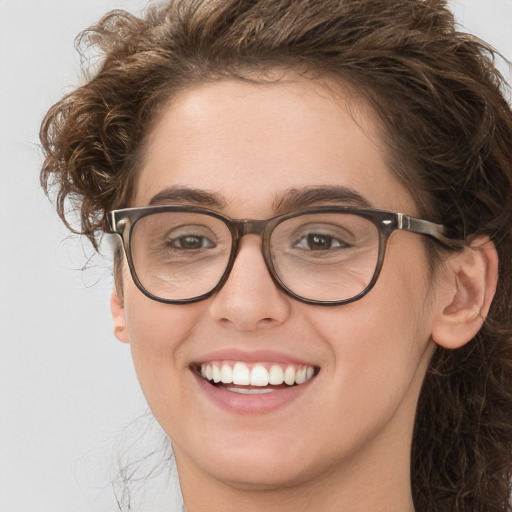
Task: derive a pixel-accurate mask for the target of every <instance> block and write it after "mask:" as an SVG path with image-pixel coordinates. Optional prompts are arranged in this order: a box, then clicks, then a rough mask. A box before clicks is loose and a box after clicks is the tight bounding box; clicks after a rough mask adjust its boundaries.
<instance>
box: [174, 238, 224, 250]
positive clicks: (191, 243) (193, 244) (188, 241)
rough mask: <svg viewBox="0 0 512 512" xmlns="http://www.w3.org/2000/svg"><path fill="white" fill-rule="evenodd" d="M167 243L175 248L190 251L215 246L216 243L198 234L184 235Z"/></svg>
mask: <svg viewBox="0 0 512 512" xmlns="http://www.w3.org/2000/svg"><path fill="white" fill-rule="evenodd" d="M167 244H168V245H169V246H171V247H173V248H175V249H183V250H189V251H193V250H198V249H211V248H212V247H215V244H214V243H213V242H212V241H211V240H210V239H208V238H206V237H204V236H198V235H182V236H179V237H177V238H173V239H171V240H169V241H168V242H167Z"/></svg>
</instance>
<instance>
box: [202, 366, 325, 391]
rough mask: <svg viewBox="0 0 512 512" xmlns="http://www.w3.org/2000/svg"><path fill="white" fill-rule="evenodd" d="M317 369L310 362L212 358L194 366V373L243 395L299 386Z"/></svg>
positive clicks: (315, 373) (314, 373)
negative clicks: (247, 362) (284, 362)
mask: <svg viewBox="0 0 512 512" xmlns="http://www.w3.org/2000/svg"><path fill="white" fill-rule="evenodd" d="M318 372H319V368H318V367H315V366H310V365H294V364H287V365H282V364H276V363H255V364H246V363H244V362H241V361H237V362H235V361H211V362H208V363H203V364H201V365H198V366H197V367H196V373H197V374H198V375H199V376H200V377H201V378H202V379H203V380H205V381H207V382H208V383H209V384H211V385H213V386H215V387H217V388H220V389H225V390H226V391H231V392H233V393H242V394H251V395H253V394H264V393H272V392H274V391H279V390H282V389H288V388H290V387H293V386H300V385H302V384H304V383H306V382H308V381H310V380H311V379H312V378H313V377H315V376H316V375H317V374H318Z"/></svg>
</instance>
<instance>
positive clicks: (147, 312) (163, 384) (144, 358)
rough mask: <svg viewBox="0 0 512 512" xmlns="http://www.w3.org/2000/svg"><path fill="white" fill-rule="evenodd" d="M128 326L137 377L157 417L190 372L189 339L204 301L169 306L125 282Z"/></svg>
mask: <svg viewBox="0 0 512 512" xmlns="http://www.w3.org/2000/svg"><path fill="white" fill-rule="evenodd" d="M124 283H125V289H124V305H125V316H126V328H127V332H128V338H129V343H130V349H131V352H132V357H133V362H134V366H135V370H136V372H137V376H138V379H139V382H140V385H141V387H142V391H143V392H144V394H145V396H146V399H147V401H148V403H149V405H150V407H151V409H152V410H153V413H155V415H156V416H158V412H159V411H158V408H159V404H168V405H171V406H172V403H173V402H175V400H176V398H177V397H176V396H173V393H172V390H174V389H178V388H177V384H178V382H179V380H180V379H181V377H182V375H183V372H185V371H188V366H187V364H186V361H187V360H188V359H187V351H188V347H187V341H188V340H189V339H190V338H191V337H192V335H193V331H194V329H195V326H196V325H197V324H198V322H199V319H200V318H201V317H202V316H203V315H204V312H203V309H204V306H203V304H202V303H197V304H189V305H180V306H176V305H170V304H163V303H159V302H156V301H153V300H151V299H149V298H147V297H145V296H144V295H143V294H142V293H141V292H140V291H139V290H138V289H136V288H135V286H134V285H133V283H131V282H127V281H126V280H125V281H124Z"/></svg>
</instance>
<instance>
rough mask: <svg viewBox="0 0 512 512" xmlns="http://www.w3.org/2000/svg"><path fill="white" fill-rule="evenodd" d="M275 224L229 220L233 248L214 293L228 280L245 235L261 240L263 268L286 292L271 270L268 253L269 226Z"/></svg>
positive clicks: (285, 289) (266, 221)
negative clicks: (255, 236) (265, 268)
mask: <svg viewBox="0 0 512 512" xmlns="http://www.w3.org/2000/svg"><path fill="white" fill-rule="evenodd" d="M274 224H275V223H274V222H273V219H267V220H254V219H241V220H234V219H232V220H231V230H232V231H231V233H232V236H233V247H232V253H231V257H230V261H229V263H228V265H227V267H226V270H225V271H224V275H223V276H222V278H221V280H220V281H219V283H218V284H217V286H216V287H215V289H214V290H212V293H213V292H214V291H218V290H220V289H221V288H222V287H223V286H224V284H225V283H226V281H227V280H228V279H229V276H230V275H231V270H232V269H233V266H234V264H235V261H236V259H237V257H238V253H239V251H240V241H241V240H242V238H243V237H244V236H246V235H257V236H259V237H260V238H261V253H262V256H263V260H264V262H265V266H266V267H267V270H268V273H269V274H270V277H271V279H272V280H273V281H274V282H275V283H276V284H277V286H278V287H280V288H282V289H284V291H285V292H288V289H287V288H286V287H285V286H284V285H283V283H281V281H280V280H279V278H278V277H277V276H276V273H275V270H274V268H273V264H272V261H271V257H270V251H269V248H268V243H269V240H268V239H269V236H270V231H271V229H269V228H270V226H273V225H274Z"/></svg>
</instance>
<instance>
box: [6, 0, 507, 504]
mask: <svg viewBox="0 0 512 512" xmlns="http://www.w3.org/2000/svg"><path fill="white" fill-rule="evenodd" d="M144 5H145V2H144V1H142V0H138V1H137V0H71V1H70V0H47V1H38V0H0V172H1V185H0V187H1V188H0V219H1V221H2V227H1V229H0V512H82V511H83V512H86V511H87V512H96V511H97V512H102V511H115V510H117V507H116V504H115V499H114V497H113V494H112V491H111V487H110V480H111V478H112V477H113V475H115V472H116V470H115V464H114V465H113V464H112V460H113V459H115V458H116V453H117V454H118V453H124V448H123V446H124V445H123V444H122V443H121V444H119V443H120V442H121V441H122V440H126V439H128V441H127V442H128V443H129V442H130V440H131V439H133V437H131V436H133V435H134V432H136V431H137V430H138V429H141V430H144V428H145V427H144V424H145V423H146V420H143V421H142V422H139V424H135V426H133V425H132V426H129V425H130V423H131V422H132V420H133V419H134V418H136V417H137V416H139V415H141V414H143V413H144V411H145V404H144V401H143V398H142V396H141V392H140V391H139V388H138V385H137V382H136V378H135V376H134V372H133V368H132V364H131V360H130V355H129V348H128V347H127V346H125V345H122V344H120V343H118V342H117V341H116V340H115V338H114V336H113V335H112V327H111V322H110V315H109V306H108V297H109V292H110V287H111V278H110V270H109V262H108V261H106V260H101V259H100V260H96V264H95V267H94V268H93V269H92V270H88V271H85V272H80V271H79V270H77V269H78V268H80V267H81V266H82V265H83V264H84V263H85V259H86V256H85V254H84V249H83V247H82V245H81V244H80V242H79V241H77V240H76V239H74V238H71V239H69V238H68V234H67V232H66V230H65V229H64V228H63V227H62V226H61V224H60V222H59V221H58V219H57V217H56V215H55V213H54V212H53V209H52V208H51V206H50V205H49V203H48V201H47V199H46V198H45V197H44V195H43V193H42V192H41V190H40V189H39V185H38V166H39V164H40V161H41V158H40V154H39V152H38V147H37V144H38V137H37V134H38V129H39V124H40V121H41V119H42V117H43V115H44V113H45V111H46V110H47V109H48V108H49V107H50V106H51V105H52V104H53V103H54V102H55V101H57V100H58V99H59V98H60V96H61V95H62V94H63V93H64V92H65V91H66V90H69V89H70V87H72V86H73V85H76V84H77V83H79V80H80V75H79V59H78V56H77V55H76V53H75V52H74V49H73V40H74V37H75V35H76V34H77V33H78V32H79V31H80V30H82V29H83V28H85V27H87V26H88V25H90V24H92V23H93V22H95V21H96V20H97V19H98V18H99V17H100V16H101V15H102V14H103V13H105V12H106V11H108V10H110V9H113V8H125V9H128V10H130V11H132V12H138V11H140V9H141V8H142V7H143V6H144ZM453 5H454V9H455V11H456V14H457V16H458V18H459V20H460V22H461V23H462V24H463V25H464V26H465V27H467V29H468V30H470V31H473V32H475V33H476V34H477V35H479V36H481V37H483V38H484V39H486V40H488V41H489V42H490V43H492V44H493V45H495V46H496V47H497V48H498V49H499V50H500V51H501V52H503V53H504V54H505V55H506V56H508V57H509V58H512V30H511V27H512V0H458V1H457V2H453ZM502 69H503V70H504V73H506V74H507V76H508V77H509V80H510V77H511V74H510V71H509V70H508V69H507V68H506V67H504V66H503V67H502ZM85 249H86V251H85V252H88V251H89V249H88V247H87V245H86V246H85ZM127 425H128V426H129V428H128V430H126V428H125V427H126V426H127ZM152 432H153V431H152ZM146 437H148V436H146ZM149 437H150V439H149V441H148V442H149V443H150V442H151V439H153V440H154V439H156V441H154V442H156V443H158V442H159V441H158V433H154V432H153V433H152V434H151V435H150V436H149ZM120 440H121V441H120ZM145 443H146V440H144V441H142V442H141V443H138V444H139V445H140V446H142V448H141V450H142V452H143V451H144V449H145ZM113 445H114V446H117V447H118V448H112V446H113ZM116 450H117V451H116ZM166 485H167V484H166V482H165V481H160V482H159V483H158V484H157V487H155V489H156V490H153V488H150V489H148V491H147V494H153V495H154V494H159V493H160V492H161V491H159V490H158V486H160V488H162V487H165V486H166ZM175 487H176V484H173V485H171V492H172V493H175V494H177V493H176V489H175ZM161 494H162V499H160V498H158V499H149V500H148V503H149V504H148V505H147V506H146V508H144V509H143V510H145V511H148V512H157V511H159V510H164V506H163V505H159V504H158V502H160V501H165V499H164V496H163V495H164V494H165V493H163V492H162V493H161ZM176 499H177V500H178V499H179V496H178V497H177V498H176ZM174 508H175V506H170V508H167V510H174ZM141 510H142V509H141Z"/></svg>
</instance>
